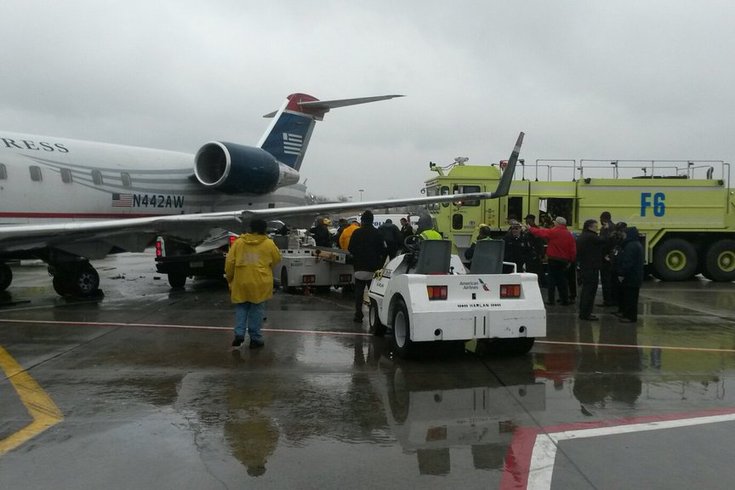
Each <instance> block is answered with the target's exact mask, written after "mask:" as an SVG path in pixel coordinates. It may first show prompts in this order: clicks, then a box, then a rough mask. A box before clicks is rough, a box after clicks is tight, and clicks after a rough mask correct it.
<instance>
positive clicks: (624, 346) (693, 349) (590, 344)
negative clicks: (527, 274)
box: [536, 340, 735, 352]
mask: <svg viewBox="0 0 735 490" xmlns="http://www.w3.org/2000/svg"><path fill="white" fill-rule="evenodd" d="M536 343H537V344H549V345H574V346H583V347H612V348H615V349H661V350H678V351H691V352H735V349H718V348H715V347H677V346H674V345H645V344H635V345H634V344H596V343H594V342H560V341H555V340H537V341H536Z"/></svg>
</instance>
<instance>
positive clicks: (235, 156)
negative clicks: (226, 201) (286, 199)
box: [194, 141, 299, 194]
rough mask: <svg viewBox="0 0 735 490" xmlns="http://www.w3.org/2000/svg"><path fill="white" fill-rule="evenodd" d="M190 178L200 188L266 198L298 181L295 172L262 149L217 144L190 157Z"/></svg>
mask: <svg viewBox="0 0 735 490" xmlns="http://www.w3.org/2000/svg"><path fill="white" fill-rule="evenodd" d="M194 175H195V176H196V178H197V180H198V181H199V183H200V184H202V185H203V186H205V187H210V188H215V189H217V190H219V191H222V192H226V193H228V194H239V193H251V194H267V193H269V192H273V191H274V190H275V189H276V188H278V187H281V186H284V185H291V184H296V183H298V181H299V173H298V172H297V171H296V170H294V169H292V168H291V167H288V166H286V165H284V164H282V163H280V162H279V161H278V160H276V158H275V157H274V156H273V155H271V154H270V153H268V152H267V151H265V150H263V149H262V148H255V147H252V146H243V145H236V144H234V143H223V142H220V141H211V142H209V143H207V144H205V145H204V146H202V147H201V148H200V149H199V151H198V152H197V154H196V156H195V157H194Z"/></svg>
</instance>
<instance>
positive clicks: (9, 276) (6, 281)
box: [0, 263, 13, 291]
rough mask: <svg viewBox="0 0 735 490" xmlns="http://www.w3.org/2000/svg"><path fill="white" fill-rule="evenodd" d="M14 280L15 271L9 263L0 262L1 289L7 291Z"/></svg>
mask: <svg viewBox="0 0 735 490" xmlns="http://www.w3.org/2000/svg"><path fill="white" fill-rule="evenodd" d="M11 282H13V271H12V269H11V268H10V266H8V264H4V263H0V291H5V290H6V289H8V286H10V283H11Z"/></svg>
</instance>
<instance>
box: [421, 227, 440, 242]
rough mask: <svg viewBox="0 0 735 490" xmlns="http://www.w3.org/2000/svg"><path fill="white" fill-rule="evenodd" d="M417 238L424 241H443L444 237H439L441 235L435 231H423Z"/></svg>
mask: <svg viewBox="0 0 735 490" xmlns="http://www.w3.org/2000/svg"><path fill="white" fill-rule="evenodd" d="M419 236H420V237H421V238H423V239H424V240H443V239H444V237H442V236H441V233H439V232H438V231H436V230H431V229H429V230H424V231H422V232H421V233H419Z"/></svg>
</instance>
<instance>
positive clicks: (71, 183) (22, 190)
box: [0, 93, 523, 297]
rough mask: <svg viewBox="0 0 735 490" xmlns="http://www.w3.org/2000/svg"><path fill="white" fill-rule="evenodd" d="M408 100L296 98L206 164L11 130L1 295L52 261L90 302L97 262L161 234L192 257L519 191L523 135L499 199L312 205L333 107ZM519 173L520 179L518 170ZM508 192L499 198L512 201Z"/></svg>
mask: <svg viewBox="0 0 735 490" xmlns="http://www.w3.org/2000/svg"><path fill="white" fill-rule="evenodd" d="M395 97H401V96H400V95H382V96H375V97H362V98H354V99H339V100H327V101H321V100H319V99H317V98H315V97H313V96H310V95H307V94H302V93H295V94H291V95H289V96H288V97H287V98H286V100H285V101H284V102H283V104H282V105H281V107H280V108H279V109H278V110H277V111H275V112H273V113H270V114H266V115H265V116H264V117H269V118H273V121H272V122H271V124H270V125H269V127H268V128H267V130H266V132H265V133H264V134H263V136H262V137H261V139H260V141H259V142H258V144H257V146H255V147H253V146H244V145H240V144H235V143H229V142H222V141H210V142H208V143H205V144H204V145H203V146H202V147H201V148H200V149H199V150H198V151H197V152H196V154H195V155H191V154H187V153H179V152H173V151H166V150H158V149H149V148H140V147H132V146H122V145H113V144H106V143H98V142H89V141H79V140H72V139H64V138H55V137H45V136H37V135H28V134H17V133H9V132H0V203H1V204H0V291H4V290H6V289H7V288H8V287H9V286H10V284H11V283H12V269H11V268H10V267H9V266H8V265H7V262H8V261H10V260H15V259H29V258H33V259H41V260H43V261H44V262H45V263H47V264H48V266H49V273H50V274H51V275H52V276H53V280H52V282H53V286H54V289H55V291H56V292H57V293H58V294H60V295H62V296H75V297H90V296H93V295H95V294H97V292H98V289H99V274H98V273H97V271H96V270H95V269H94V267H93V266H92V265H91V264H90V262H89V261H90V260H94V259H101V258H104V257H105V256H107V255H108V254H110V253H117V252H141V251H143V250H144V249H145V248H146V247H147V246H149V245H150V244H151V243H152V242H153V240H155V238H156V236H158V235H165V236H167V237H169V238H168V239H167V251H168V252H169V253H171V244H172V243H177V244H179V245H180V247H181V250H180V253H190V252H191V251H192V250H193V245H194V244H196V243H200V242H201V241H202V240H204V238H205V237H206V236H207V234H208V233H209V232H210V231H211V230H212V229H213V228H222V229H227V230H231V231H236V232H239V231H241V230H242V227H243V225H244V223H245V222H247V221H248V220H250V219H253V218H256V217H258V218H263V219H273V218H276V217H285V216H303V215H308V214H317V213H326V212H336V211H347V210H356V209H367V208H387V207H394V206H403V205H411V204H428V203H434V202H452V201H460V200H463V199H486V198H493V197H499V195H505V194H507V192H508V188H509V187H510V180H511V179H512V173H513V168H514V167H515V160H513V155H515V158H516V159H517V154H518V151H519V150H520V144H521V143H522V140H523V134H522V133H521V135H520V136H519V138H518V141H517V143H516V147H515V148H514V150H513V155H512V156H511V160H512V164H513V165H512V166H511V165H510V162H511V160H509V165H508V168H507V169H506V171H505V172H504V178H505V175H506V174H507V175H509V177H508V179H507V181H504V180H503V179H501V182H500V183H499V185H498V190H497V191H496V192H495V193H472V194H455V195H449V196H447V195H444V196H427V197H420V198H409V199H392V200H385V201H366V202H360V203H355V202H348V203H329V204H307V200H306V193H305V186H304V185H303V184H299V183H298V182H299V169H300V168H301V164H302V162H303V159H304V154H305V152H306V149H307V146H308V144H309V141H310V139H311V135H312V131H313V129H314V126H315V123H316V121H321V120H322V119H323V118H324V115H325V114H326V113H327V112H329V111H330V110H331V109H335V108H339V107H345V106H350V105H356V104H364V103H369V102H376V101H381V100H387V99H392V98H395ZM509 170H510V171H509ZM503 187H505V189H504V192H505V194H498V193H500V192H503V189H502V188H503Z"/></svg>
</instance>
